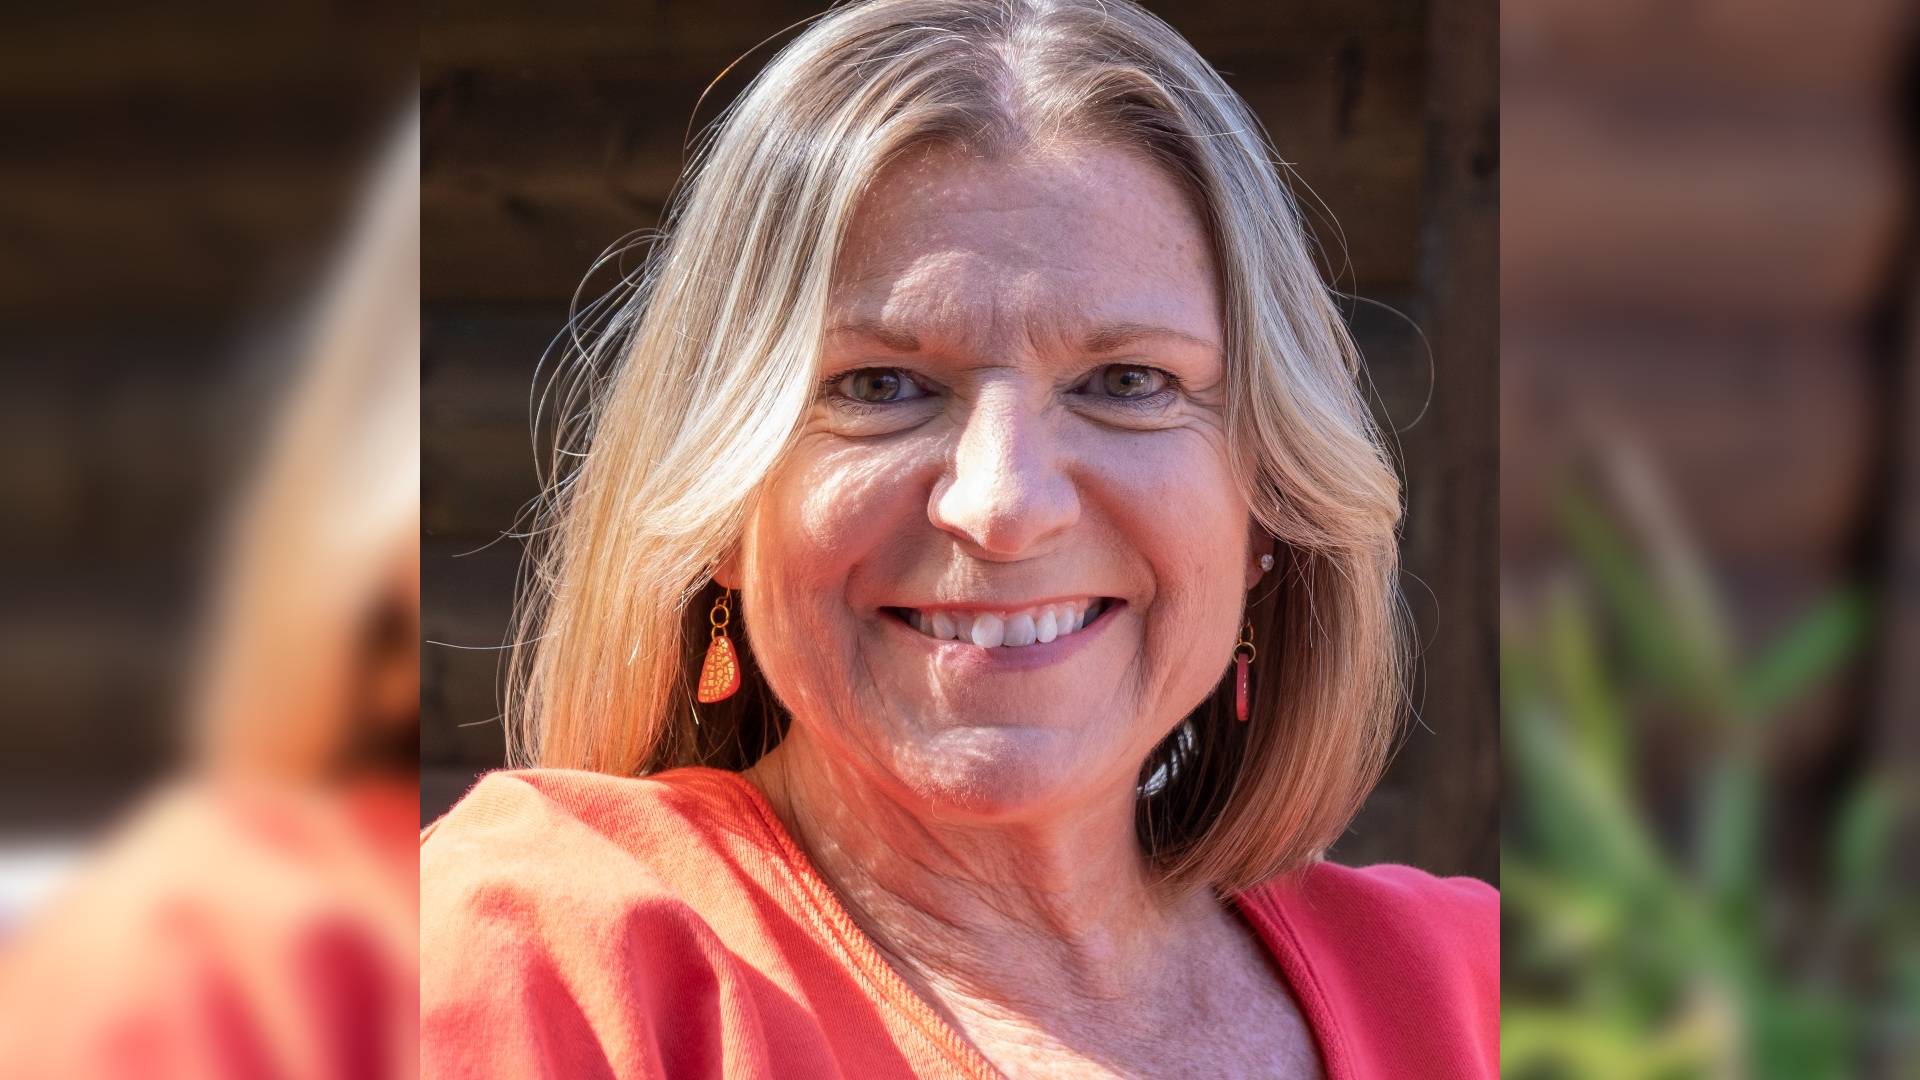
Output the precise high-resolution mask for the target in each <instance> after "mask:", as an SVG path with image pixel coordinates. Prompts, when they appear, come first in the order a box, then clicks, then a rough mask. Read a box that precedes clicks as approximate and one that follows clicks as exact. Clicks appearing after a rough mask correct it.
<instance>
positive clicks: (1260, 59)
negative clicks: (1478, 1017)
mask: <svg viewBox="0 0 1920 1080" xmlns="http://www.w3.org/2000/svg"><path fill="white" fill-rule="evenodd" d="M1147 6H1148V7H1149V8H1151V9H1153V10H1155V11H1156V12H1158V13H1159V14H1160V15H1162V16H1163V17H1164V18H1166V19H1167V20H1168V21H1169V22H1171V23H1172V24H1173V26H1174V27H1175V28H1176V29H1178V30H1180V31H1181V32H1182V33H1183V34H1185V35H1186V36H1187V38H1188V40H1190V41H1191V42H1192V43H1193V44H1194V46H1195V47H1196V48H1197V49H1198V50H1199V51H1200V52H1201V54H1202V55H1204V56H1206V57H1207V58H1208V59H1209V60H1210V61H1212V62H1213V64H1214V65H1215V66H1216V67H1218V68H1219V69H1221V71H1222V72H1223V73H1224V74H1225V75H1226V77H1227V80H1228V82H1229V83H1230V84H1232V85H1233V86H1234V88H1235V89H1236V90H1238V91H1239V92H1240V94H1241V95H1242V96H1244V97H1245V98H1246V99H1247V100H1248V102H1249V103H1250V104H1251V105H1252V106H1253V107H1254V109H1255V110H1256V112H1258V114H1259V115H1260V116H1261V118H1262V120H1263V121H1264V123H1265V124H1266V126H1267V129H1268V131H1269V132H1270V133H1271V135H1272V137H1273V140H1274V142H1275V144H1276V146H1277V148H1278V150H1279V153H1280V155H1281V157H1282V158H1284V159H1285V160H1286V161H1287V162H1289V163H1291V164H1292V167H1293V169H1294V172H1295V174H1296V177H1297V183H1296V184H1295V188H1296V192H1297V194H1298V196H1299V199H1300V201H1301V203H1302V204H1303V206H1305V207H1306V210H1307V214H1308V216H1309V218H1310V219H1311V226H1312V229H1313V231H1314V233H1315V235H1316V237H1317V238H1318V240H1319V243H1320V245H1321V247H1322V249H1323V252H1324V253H1325V258H1326V264H1327V272H1328V274H1329V276H1330V277H1331V278H1332V279H1334V280H1336V281H1337V283H1338V287H1339V288H1340V289H1342V290H1343V291H1345V292H1348V293H1350V294H1352V295H1353V297H1354V298H1353V299H1351V300H1350V301H1348V302H1346V303H1345V304H1344V305H1343V306H1344V307H1345V309H1346V311H1347V313H1348V315H1349V317H1350V322H1351V325H1352V327H1353V330H1354V333H1355V335H1356V337H1357V338H1358V340H1359V343H1360V346H1361V349H1362V351H1363V352H1364V353H1365V355H1366V359H1367V363H1368V368H1369V371H1370V373H1371V376H1372V379H1373V382H1374V384H1375V389H1376V391H1377V399H1378V400H1377V405H1378V409H1379V414H1380V417H1381V419H1382V421H1383V423H1385V424H1386V425H1387V426H1388V427H1389V428H1390V429H1392V430H1395V431H1397V432H1398V439H1397V441H1398V443H1399V450H1400V456H1401V459H1402V461H1403V464H1404V468H1405V473H1406V479H1407V490H1408V498H1409V501H1410V514H1409V518H1408V523H1407V528H1406V534H1405V535H1406V539H1405V545H1404V550H1405V564H1406V571H1407V575H1406V578H1405V587H1406V592H1407V599H1408V603H1409V605H1410V607H1411V611H1412V615H1413V617H1414V620H1415V622H1416V623H1417V625H1418V631H1417V632H1418V635H1419V639H1420V644H1421V650H1422V652H1421V667H1420V672H1419V675H1418V677H1417V679H1416V680H1415V683H1414V685H1413V687H1412V692H1413V696H1414V704H1415V705H1416V706H1417V707H1418V711H1419V717H1420V719H1419V722H1418V723H1417V724H1416V725H1414V726H1412V727H1410V729H1409V733H1408V736H1407V739H1406V742H1405V745H1404V748H1403V749H1402V751H1401V752H1400V754H1399V756H1398V758H1397V759H1396V761H1395V763H1394V766H1393V769H1392V771H1391V772H1390V774H1389V775H1388V777H1387V779H1386V781H1385V783H1384V784H1382V786H1381V787H1380V789H1379V791H1378V792H1377V793H1376V794H1375V795H1374V797H1373V799H1372V801H1371V802H1370V803H1369V805H1368V807H1367V809H1366V811H1365V812H1364V813H1363V814H1362V815H1361V817H1360V819H1359V820H1358V821H1357V822H1356V823H1355V824H1354V826H1353V828H1352V830H1351V831H1350V832H1349V834H1348V836H1347V837H1346V838H1345V839H1344V840H1343V841H1342V842H1341V845H1340V847H1339V848H1338V849H1337V851H1336V853H1335V855H1336V857H1337V858H1339V859H1340V860H1342V861H1346V862H1354V863H1366V862H1375V861H1383V860H1391V861H1398V862H1406V863H1412V864H1414V865H1417V866H1421V867H1424V868H1426V869H1428V870H1431V871H1434V872H1436V873H1444V874H1472V875H1475V876H1478V877H1481V878H1484V879H1486V880H1489V881H1497V880H1498V873H1499V866H1498V840H1497V828H1498V813H1499V811H1498V807H1499V802H1498V800H1499V759H1498V745H1497V739H1498V729H1497V724H1498V720H1497V717H1498V708H1497V702H1496V696H1495V695H1496V690H1495V687H1496V673H1495V656H1496V623H1495V620H1496V617H1497V615H1496V603H1497V601H1496V586H1495V582H1496V573H1497V571H1496V566H1495V483H1496V477H1495V460H1496V456H1495V455H1496V448H1495V436H1496V415H1495V401H1496V398H1495V394H1496V390H1497V388H1496V377H1497V376H1496V372H1497V367H1496V355H1495V335H1496V328H1495V319H1496V317H1497V313H1496V307H1495V304H1496V296H1495V291H1494V290H1495V283H1496V245H1497V236H1498V233H1497V217H1496V215H1497V209H1498V208H1497V196H1498V189H1499V175H1498V174H1499V154H1498V146H1497V140H1498V122H1497V117H1496V112H1495V108H1496V100H1495V99H1496V95H1497V81H1496V56H1495V53H1496V49H1497V37H1496V25H1495V19H1496V12H1495V6H1494V4H1493V3H1492V2H1491V0H1485V2H1483V0H1472V2H1468V3H1457V4H1437V5H1431V6H1430V5H1429V4H1427V3H1420V2H1416V3H1409V2H1404V0H1345V2H1340V3H1335V2H1331V0H1309V2H1304V3H1291V4H1285V5H1272V6H1265V5H1245V4H1239V3H1232V2H1225V0H1194V2H1183V3H1178V4H1173V3H1163V4H1152V3H1149V4H1148V5H1147ZM822 7H823V5H822V4H820V3H817V2H804V0H802V2H796V0H778V2H775V0H727V2H726V3H723V4H714V3H702V4H695V3H684V2H655V3H632V2H625V0H623V2H618V3H614V2H600V0H567V2H564V3H546V4H541V5H538V6H537V7H535V6H533V5H528V4H520V3H510V2H505V0H462V2H460V3H450V4H443V5H438V6H435V7H434V8H433V9H431V10H430V11H429V12H428V13H427V19H426V23H425V26H424V29H423V33H422V39H421V40H422V49H423V52H422V71H421V79H422V102H423V112H424V129H425V132H424V133H425V155H424V158H423V164H422V173H421V185H422V196H421V198H422V214H423V220H424V224H423V234H422V243H423V251H422V256H421V267H422V270H421V278H422V293H423V309H422V320H423V330H422V379H423V394H424V405H423V409H424V412H423V427H422V436H423V456H422V468H423V476H422V495H423V498H424V500H425V535H424V539H423V541H422V549H421V559H422V573H423V578H424V617H425V622H426V637H427V639H428V644H427V645H426V647H425V650H424V654H423V660H422V679H423V689H422V696H421V741H420V747H421V770H422V771H421V791H422V795H421V818H422V820H423V821H426V820H430V819H432V818H434V817H437V816H438V815H439V814H441V813H442V812H444V810H445V809H446V808H447V806H449V805H451V803H452V802H453V801H454V800H455V799H457V798H458V797H459V796H460V795H461V794H462V793H463V792H464V791H465V789H466V788H467V787H468V785H469V784H471V783H472V781H473V778H474V776H475V775H476V774H477V773H478V772H480V771H482V770H485V769H488V768H495V767H498V766H499V765H500V764H501V760H502V757H503V753H504V746H503V740H502V733H501V728H500V724H499V721H498V715H499V705H498V686H499V677H500V664H499V660H500V654H499V653H498V652H497V651H495V650H497V648H498V646H499V645H500V644H501V643H502V642H503V641H505V640H506V634H507V625H508V622H507V620H508V612H509V609H510V602H511V599H512V596H513V586H514V580H515V573H516V571H517V569H518V567H519V561H520V556H521V549H520V545H519V543H518V542H517V541H514V540H511V539H502V534H503V533H505V532H507V531H509V530H510V529H511V528H512V527H513V525H514V523H515V521H516V517H517V515H518V513H519V511H520V509H521V507H522V506H523V505H524V504H525V503H526V502H527V501H528V500H529V499H531V498H532V497H533V496H534V494H535V491H536V487H535V479H534V473H533V463H534V460H535V455H534V449H533V444H532V441H531V432H530V430H529V422H530V415H529V409H528V402H529V396H530V392H531V390H532V388H533V386H534V380H535V366H536V364H537V363H538V362H539V360H540V357H541V356H542V354H543V352H545V350H546V349H547V348H548V344H549V341H550V340H551V339H552V338H553V336H554V335H555V334H556V333H557V332H559V331H560V329H561V328H562V327H563V326H564V325H565V323H566V321H567V318H568V314H569V310H570V304H571V302H572V300H573V298H574V296H575V292H576V289H581V290H582V292H581V298H582V304H583V305H584V303H585V302H587V301H591V300H592V299H594V298H596V297H597V296H598V295H599V294H600V293H601V292H602V291H604V290H605V289H607V288H608V287H609V286H611V285H612V284H613V283H614V280H615V278H614V276H613V275H612V274H611V273H610V272H605V271H603V272H602V273H600V274H599V275H597V276H596V277H595V278H593V279H592V280H589V281H587V283H586V284H585V286H584V288H583V287H582V278H583V276H584V275H585V274H586V272H587V270H588V268H589V267H590V266H592V265H593V263H594V260H595V259H596V258H597V257H598V256H599V255H600V254H601V252H602V251H603V250H604V249H606V248H608V247H609V245H612V244H614V243H615V242H616V241H619V240H620V239H622V238H623V237H625V236H627V234H629V233H630V232H632V231H633V230H637V229H647V228H652V227H654V226H656V225H657V224H658V223H659V221H660V215H661V211H662V208H663V206H664V204H665V202H666V199H667V197H668V193H669V190H670V189H671V187H672V185H673V184H674V182H675V180H676V179H677V178H678V176H679V174H680V170H681V166H682V162H683V160H684V157H685V152H684V148H685V146H686V141H687V138H688V135H689V133H690V132H691V131H694V130H697V129H698V128H699V127H700V126H701V125H704V124H706V123H708V122H710V121H711V120H712V119H713V118H714V117H715V116H716V115H717V114H718V112H719V110H720V109H721V108H722V107H723V106H724V105H725V104H726V103H727V102H728V101H729V100H730V99H731V98H732V97H733V96H734V95H735V94H737V93H739V92H740V91H741V90H742V89H743V88H744V87H745V86H746V85H747V82H748V80H749V79H750V78H751V76H752V74H753V73H754V72H755V71H756V70H758V67H759V66H760V65H761V64H762V63H764V62H765V61H766V60H767V59H769V58H770V57H771V56H772V55H773V53H774V52H776V51H777V50H778V48H779V47H780V46H781V45H782V44H784V43H785V42H786V41H788V40H790V39H791V36H792V33H793V31H792V30H791V29H790V28H791V27H793V26H794V24H795V23H797V22H798V21H800V20H802V19H804V18H806V17H808V16H811V15H813V14H816V13H817V12H818V11H819V10H820V9H821V8H822ZM722 14H724V17H721V15H722ZM756 45H758V46H759V47H758V48H756ZM736 60H738V63H737V64H736V63H735V61H736ZM730 65H731V66H730ZM709 84H712V85H711V91H710V92H709V93H708V94H707V95H706V97H705V99H704V101H703V100H702V97H701V95H702V91H703V90H706V89H707V88H708V86H709Z"/></svg>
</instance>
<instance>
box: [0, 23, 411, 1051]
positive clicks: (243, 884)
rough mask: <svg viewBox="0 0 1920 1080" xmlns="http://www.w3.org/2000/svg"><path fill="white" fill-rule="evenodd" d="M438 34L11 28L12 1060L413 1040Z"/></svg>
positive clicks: (2, 862)
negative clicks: (425, 180) (421, 284)
mask: <svg viewBox="0 0 1920 1080" xmlns="http://www.w3.org/2000/svg"><path fill="white" fill-rule="evenodd" d="M16 7H18V6H17V5H16ZM416 28H417V22H416V20H415V18H414V16H413V14H412V12H411V11H409V10H407V9H406V8H404V7H400V8H394V9H391V10H382V9H378V8H370V7H365V6H361V7H360V8H359V9H357V10H356V9H348V8H340V7H335V6H331V5H322V4H313V3H294V4H282V5H272V6H269V7H262V6H260V5H251V4H236V3H205V4H191V5H184V6H183V5H173V6H168V7H164V8H163V7H159V6H156V5H129V4H113V3H107V4H89V5H85V6H84V7H80V8H72V7H61V6H58V5H55V6H46V5H42V6H39V7H35V8H32V9H30V10H29V9H25V8H20V9H19V10H12V9H10V10H9V12H8V13H7V14H6V15H5V17H4V25H0V456H3V457H4V458H5V460H6V463H7V465H6V468H5V469H4V470H0V507H4V509H3V510H0V513H3V514H4V521H5V529H4V530H0V554H3V555H4V557H0V597H4V600H3V601H0V700H3V701H4V702H5V704H4V705H0V1061H4V1062H5V1065H4V1066H0V1072H4V1073H5V1074H6V1075H7V1076H9V1077H35V1078H37V1077H62V1078H66V1077H92V1076H145V1077H202V1076H312V1077H321V1076H327V1077H370V1076H388V1075H395V1076H397V1075H410V1074H411V1073H412V1072H413V1071H414V1068H415V1067H416V1065H417V1050H416V1049H415V1047H414V1045H413V1044H414V1039H413V1037H412V1035H411V1032H412V1029H413V1027H414V1025H415V1023H416V1022H417V1021H416V1019H415V1018H416V1016H417V1007H415V1005H414V999H415V998H416V997H417V993H418V991H417V963H418V961H417V957H416V952H417V948H416V945H415V937H416V934H417V922H418V918H417V912H416V908H417V900H416V892H417V870H416V866H417V863H416V856H415V851H416V850H417V848H416V843H417V832H416V828H417V826H416V821H417V807H418V784H417V779H416V776H415V768H416V766H415V762H416V758H417V732H418V716H419V699H418V649H417V639H418V621H419V616H418V590H419V586H418V580H419V578H418V566H419V564H418V541H417V536H418V522H419V494H418V477H419V470H418V455H419V419H418V417H419V412H418V409H419V381H418V322H417V318H418V292H417V283H418V265H419V260H418V228H419V226H418V217H419V199H418V192H419V181H418V175H419V174H418V160H419V149H418V145H419V141H418V120H417V116H416V115H414V114H413V110H412V107H411V106H412V103H413V89H414V81H415V76H414V69H413V62H414V58H415V49H416V45H415V42H416V38H415V33H416Z"/></svg>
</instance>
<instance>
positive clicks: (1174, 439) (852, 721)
mask: <svg viewBox="0 0 1920 1080" xmlns="http://www.w3.org/2000/svg"><path fill="white" fill-rule="evenodd" d="M1219 309H1220V300H1219V295H1218V290H1217V289H1216V287H1215V273H1214V264H1213V259H1212V255H1211V252H1210V250H1209V244H1208V241H1207V238H1206V235H1205V233H1204V231H1203V229H1202V226H1201V223H1200V221H1199V219H1198V218H1197V216H1196V215H1195V213H1194V212H1193V210H1192V209H1191V208H1190V206H1189V205H1188V201H1187V199H1186V197H1185V196H1184V195H1183V193H1182V192H1181V191H1180V189H1179V188H1178V187H1176V186H1175V184H1174V183H1173V182H1172V181H1171V180H1170V179H1169V178H1168V177H1167V176H1166V175H1164V174H1163V173H1162V172H1161V171H1160V170H1159V169H1158V168H1157V167H1155V166H1154V165H1152V164H1150V163H1148V162H1146V161H1144V160H1143V159H1141V158H1139V157H1136V156H1134V155H1132V154H1129V153H1126V152H1124V151H1120V150H1115V149H1109V148H1102V147H1095V146H1072V147H1068V148H1065V149H1062V150H1057V151H1054V152H1051V153H1048V154H1045V155H1030V156H1025V157H1021V158H1018V159H1016V160H1013V161H997V162H991V161H983V160H978V159H974V158H970V157H966V156H961V155H959V154H957V153H955V152H952V151H946V150H929V151H926V152H924V153H922V154H921V155H919V156H917V157H913V158H910V159H908V160H906V161H903V162H902V163H900V164H898V165H896V166H894V167H893V168H891V169H890V170H889V171H888V172H887V173H885V174H883V175H882V176H881V177H880V179H879V181H878V182H877V183H876V184H875V186H874V188H873V189H872V191H871V193H870V194H869V195H868V196H867V200H866V202H865V203H864V204H863V206H862V208H861V211H860V213H859V215H858V217H857V219H856V221H855V223H854V226H853V229H852V232H851V234H850V236H849V237H848V240H847V243H846V246H845V249H844V251H843V253H842V256H841V260H840V262H839V264H838V265H837V266H836V267H835V275H834V288H833V299H832V309H831V313H830V315H829V318H828V321H827V327H828V330H827V333H826V336H825V340H824V341H823V347H824V352H823V361H822V363H823V367H822V375H823V376H824V377H825V381H824V382H823V384H822V388H821V391H820V394H819V396H818V400H817V401H816V403H815V404H814V406H813V407H812V410H811V412H810V414H809V416H808V417H807V419H806V421H805V424H804V428H803V433H802V434H801V435H800V437H799V440H798V444H797V445H796V446H795V448H794V451H793V453H792V455H791V457H790V458H788V459H787V460H786V462H785V464H784V465H783V466H782V468H781V469H780V470H779V471H778V472H777V473H776V474H775V475H774V476H772V477H771V478H770V479H769V481H768V483H767V485H766V487H765V488H764V490H763V492H762V494H761V496H760V499H759V500H758V502H757V504H756V506H755V508H754V511H753V513H752V515H751V517H750V521H749V524H748V528H747V532H746V535H745V538H744V540H743V542H742V545H741V548H740V550H739V552H738V554H737V556H736V557H735V558H734V559H733V560H730V561H729V563H728V565H727V566H726V567H725V568H723V571H722V573H721V575H720V576H721V580H722V581H723V582H724V583H727V584H733V585H737V587H739V588H740V590H741V593H742V603H743V606H744V612H745V619H746V623H747V627H748V632H749V636H750V643H751V645H752V648H753V651H754V656H755V658H756V660H757V661H758V662H759V664H760V666H761V668H762V669H763V671H764V672H765V674H766V676H767V678H768V680H769V681H770V683H771V684H772V686H773V688H774V690H775V692H776V693H777V694H778V695H779V697H780V698H781V700H782V701H783V702H784V703H785V704H786V705H787V707H788V708H789V709H790V710H791V712H792V714H793V716H794V718H795V724H796V732H797V734H798V735H799V737H801V738H805V739H807V740H808V741H809V743H810V745H811V746H812V747H813V748H814V749H815V750H816V751H818V752H823V753H826V754H829V755H832V756H833V758H835V759H837V760H838V761H840V762H842V763H845V764H851V765H854V766H856V767H859V768H861V769H862V770H864V771H865V772H866V773H867V774H868V775H869V776H870V777H871V778H873V779H877V780H879V781H880V782H882V783H884V784H889V785H893V786H894V788H895V790H896V791H897V792H898V793H899V794H901V795H909V796H914V797H917V798H919V799H921V800H924V801H930V802H933V803H935V804H936V805H940V806H942V807H943V808H944V809H947V810H949V811H951V812H953V813H955V814H959V815H966V816H972V817H981V818H996V819H1009V818H1017V817H1020V816H1023V815H1027V814H1032V813H1040V812H1046V811H1049V810H1058V809H1061V808H1063V807H1071V806H1073V805H1075V804H1076V803H1084V802H1086V801H1088V800H1091V799H1096V798H1102V797H1112V796H1114V794H1115V793H1118V792H1125V793H1128V794H1129V796H1130V793H1131V790H1132V784H1133V782H1134V781H1135V779H1136V776H1137V773H1138V770H1139V768H1140V764H1141V762H1142V761H1143V760H1144V758H1145V756H1146V754H1147V753H1148V752H1149V751H1150V750H1151V749H1152V747H1153V746H1154V744H1155V743H1156V742H1158V741H1159V740H1160V739H1161V738H1162V737H1164V736H1165V735H1166V734H1167V733H1168V732H1169V731H1170V730H1171V729H1172V728H1173V726H1174V725H1175V724H1177V723H1178V722H1179V721H1180V719H1181V718H1182V717H1183V716H1184V715H1185V714H1186V713H1187V712H1188V711H1189V710H1190V709H1192V708H1193V707H1194V706H1195V705H1196V704H1197V703H1198V702H1199V701H1200V700H1201V699H1202V698H1203V697H1204V696H1205V695H1207V694H1208V693H1210V692H1211V691H1212V689H1213V688H1214V686H1215V685H1216V684H1217V683H1218V681H1219V679H1220V677H1221V675H1222V674H1223V672H1224V671H1225V668H1226V665H1227V663H1228V658H1229V656H1230V654H1231V651H1232V646H1233V641H1234V637H1235V632H1236V630H1237V628H1238V626H1239V623H1240V612H1241V607H1242V603H1243V600H1244V597H1245V590H1246V589H1247V588H1249V587H1250V586H1251V585H1252V584H1253V582H1254V580H1255V579H1256V578H1257V576H1258V574H1257V571H1256V570H1255V569H1254V567H1253V565H1252V559H1253V555H1252V553H1251V551H1250V542H1251V529H1252V526H1251V521H1250V518H1249V515H1248V512H1247V508H1246V504H1245V503H1244V501H1243V500H1242V499H1241V497H1240V495H1239V494H1238V492H1237V490H1236V488H1235V485H1234V483H1233V481H1232V478H1231V475H1230V472H1229V467H1228V457H1227V438H1226V430H1225V426H1224V406H1225V388H1224V378H1223V375H1224V366H1223V364H1224V360H1223V357H1222V355H1221V342H1222V332H1221V323H1220V310H1219ZM1081 624H1084V625H1081Z"/></svg>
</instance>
